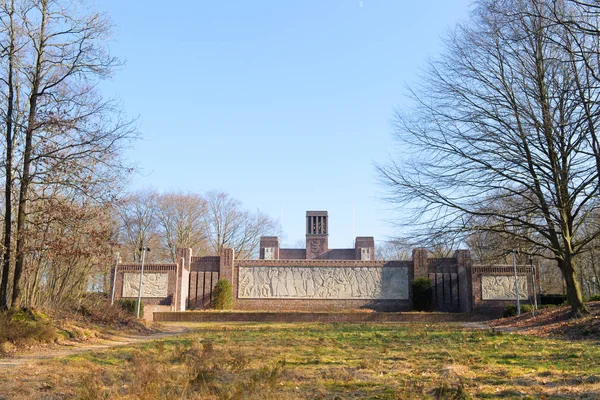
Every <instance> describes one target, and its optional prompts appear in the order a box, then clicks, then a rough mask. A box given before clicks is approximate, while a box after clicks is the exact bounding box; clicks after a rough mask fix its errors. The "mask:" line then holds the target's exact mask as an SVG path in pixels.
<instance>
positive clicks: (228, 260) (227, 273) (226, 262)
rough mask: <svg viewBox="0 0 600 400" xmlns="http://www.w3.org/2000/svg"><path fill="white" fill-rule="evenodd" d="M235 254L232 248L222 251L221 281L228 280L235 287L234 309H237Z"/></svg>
mask: <svg viewBox="0 0 600 400" xmlns="http://www.w3.org/2000/svg"><path fill="white" fill-rule="evenodd" d="M234 260H235V252H234V250H233V249H232V248H231V247H224V248H223V249H221V254H220V257H219V279H227V280H228V281H229V282H231V286H233V308H235V299H236V297H237V282H236V277H235V273H234V271H233V268H234Z"/></svg>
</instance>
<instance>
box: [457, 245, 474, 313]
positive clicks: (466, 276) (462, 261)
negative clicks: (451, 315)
mask: <svg viewBox="0 0 600 400" xmlns="http://www.w3.org/2000/svg"><path fill="white" fill-rule="evenodd" d="M455 257H456V266H457V269H458V302H459V304H460V312H472V311H473V287H472V279H471V266H472V264H473V263H472V260H471V252H470V251H469V250H456V253H455Z"/></svg>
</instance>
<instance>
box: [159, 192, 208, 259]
mask: <svg viewBox="0 0 600 400" xmlns="http://www.w3.org/2000/svg"><path fill="white" fill-rule="evenodd" d="M206 213H207V208H206V201H205V200H204V199H203V198H202V196H200V195H198V194H192V193H188V194H184V193H165V194H161V195H159V196H158V197H157V199H156V219H157V222H158V227H159V229H160V242H161V248H162V251H163V252H164V253H165V254H166V258H167V259H168V260H170V261H171V262H175V259H176V256H177V248H191V249H192V250H193V253H194V254H198V255H201V254H204V253H206V252H207V250H208V249H207V245H208V244H207V239H208V234H207V231H208V229H207V226H206V223H207V218H206Z"/></svg>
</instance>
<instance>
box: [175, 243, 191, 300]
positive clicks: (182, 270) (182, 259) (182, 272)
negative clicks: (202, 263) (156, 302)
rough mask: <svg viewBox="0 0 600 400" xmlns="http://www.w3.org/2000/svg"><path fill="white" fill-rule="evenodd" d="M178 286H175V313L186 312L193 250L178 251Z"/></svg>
mask: <svg viewBox="0 0 600 400" xmlns="http://www.w3.org/2000/svg"><path fill="white" fill-rule="evenodd" d="M176 263H177V275H176V276H177V277H176V279H177V285H176V286H175V299H174V300H175V301H174V304H175V311H185V308H186V307H187V299H188V295H189V289H190V288H189V284H190V266H191V265H192V249H177V258H176Z"/></svg>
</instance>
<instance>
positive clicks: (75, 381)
mask: <svg viewBox="0 0 600 400" xmlns="http://www.w3.org/2000/svg"><path fill="white" fill-rule="evenodd" d="M197 327H199V328H198V331H197V332H195V333H192V334H186V335H182V336H180V337H176V338H172V339H166V340H160V341H154V342H148V343H145V344H142V345H136V346H130V347H121V348H115V349H112V350H109V351H103V352H93V353H86V354H85V355H78V356H73V357H69V358H64V359H58V360H52V361H46V362H43V363H40V364H37V365H34V366H31V367H30V368H21V369H20V370H18V371H16V370H3V371H0V399H1V398H2V396H3V395H4V396H9V398H13V397H14V398H31V399H34V398H36V399H37V398H45V399H64V398H81V399H105V398H110V399H154V398H164V399H175V398H177V399H181V398H187V399H306V398H310V399H354V398H361V399H362V398H372V399H423V398H431V399H438V398H439V399H467V398H506V399H512V398H515V399H522V398H531V399H543V398H546V399H560V398H572V399H580V398H589V399H597V398H600V363H598V361H597V360H599V359H600V348H599V347H598V346H597V345H594V344H593V343H591V342H589V341H585V342H584V341H566V340H557V339H550V338H538V337H532V336H524V335H518V334H507V333H502V332H498V331H492V330H489V331H488V330H466V329H463V328H461V327H460V326H459V325H450V324H446V325H443V324H437V325H424V324H379V325H373V324H234V323H230V324H222V323H220V324H216V323H214V324H213V323H204V324H199V325H197ZM10 396H12V397H10Z"/></svg>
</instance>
